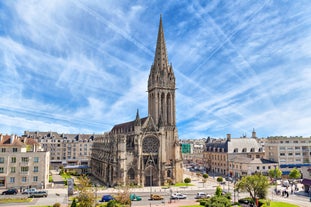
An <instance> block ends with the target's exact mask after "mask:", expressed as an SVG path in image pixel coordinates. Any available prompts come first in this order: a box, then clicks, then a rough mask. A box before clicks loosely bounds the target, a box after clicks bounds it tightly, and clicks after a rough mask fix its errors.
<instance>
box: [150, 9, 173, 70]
mask: <svg viewBox="0 0 311 207" xmlns="http://www.w3.org/2000/svg"><path fill="white" fill-rule="evenodd" d="M153 65H154V68H155V69H156V70H165V69H166V70H168V69H169V64H168V58H167V52H166V44H165V39H164V30H163V25H162V15H161V16H160V24H159V30H158V38H157V46H156V52H155V56H154V61H153Z"/></svg>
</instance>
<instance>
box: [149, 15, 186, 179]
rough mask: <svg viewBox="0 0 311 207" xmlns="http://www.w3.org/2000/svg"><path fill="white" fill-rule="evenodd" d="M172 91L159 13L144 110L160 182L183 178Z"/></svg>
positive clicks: (169, 67)
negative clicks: (154, 145) (153, 127)
mask: <svg viewBox="0 0 311 207" xmlns="http://www.w3.org/2000/svg"><path fill="white" fill-rule="evenodd" d="M175 90H176V83H175V75H174V71H173V67H172V65H171V64H169V62H168V56H167V51H166V44H165V39H164V30H163V25H162V16H160V23H159V30H158V38H157V43H156V49H155V55H154V61H153V64H152V66H151V69H150V74H149V79H148V112H149V116H150V117H151V118H152V120H153V122H154V124H155V125H156V127H157V131H158V135H157V137H158V138H159V142H160V148H159V161H160V163H159V169H160V175H159V176H160V177H161V175H162V176H163V177H164V182H165V179H166V180H168V179H170V180H173V181H174V182H182V178H183V169H182V158H181V150H180V145H179V141H178V130H177V127H176V109H175V108H176V104H175ZM162 179H163V178H162ZM162 184H163V180H162Z"/></svg>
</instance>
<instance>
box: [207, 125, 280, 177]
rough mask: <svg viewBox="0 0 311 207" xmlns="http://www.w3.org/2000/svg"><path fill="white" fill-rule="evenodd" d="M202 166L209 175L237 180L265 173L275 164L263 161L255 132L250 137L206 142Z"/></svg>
mask: <svg viewBox="0 0 311 207" xmlns="http://www.w3.org/2000/svg"><path fill="white" fill-rule="evenodd" d="M203 159H204V165H205V166H206V168H207V170H208V171H209V173H210V174H222V175H225V176H230V177H236V178H239V177H241V176H244V175H248V174H252V173H254V172H264V173H267V171H269V170H270V169H273V166H276V165H277V163H276V162H273V161H269V160H266V159H264V149H263V147H262V145H261V144H260V143H259V142H258V140H257V137H256V132H255V131H253V133H252V137H250V138H247V137H242V138H233V139H232V138H231V135H230V134H227V139H211V138H208V139H207V141H206V150H205V151H204V156H203Z"/></svg>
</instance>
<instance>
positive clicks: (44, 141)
mask: <svg viewBox="0 0 311 207" xmlns="http://www.w3.org/2000/svg"><path fill="white" fill-rule="evenodd" d="M23 137H27V138H33V139H35V140H36V141H37V142H38V143H39V144H40V145H41V146H42V148H43V149H44V150H45V151H49V152H50V156H51V160H50V164H51V169H54V170H58V169H59V168H60V167H64V168H67V169H76V170H78V171H79V172H81V173H86V172H88V168H89V166H90V156H91V151H92V144H93V139H94V137H95V135H94V134H59V133H57V132H38V131H36V132H29V131H25V132H24V135H23Z"/></svg>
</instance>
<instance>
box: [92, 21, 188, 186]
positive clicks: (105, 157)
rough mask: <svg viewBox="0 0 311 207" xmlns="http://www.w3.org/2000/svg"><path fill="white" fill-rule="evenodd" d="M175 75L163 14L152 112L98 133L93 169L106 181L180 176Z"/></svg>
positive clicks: (144, 182) (153, 181)
mask: <svg viewBox="0 0 311 207" xmlns="http://www.w3.org/2000/svg"><path fill="white" fill-rule="evenodd" d="M175 90H176V85H175V75H174V71H173V67H172V65H170V64H169V62H168V57H167V51H166V44H165V39H164V31H163V26H162V18H160V24H159V30H158V37H157V43H156V51H155V56H154V62H153V64H152V66H151V70H150V74H149V79H148V114H149V115H148V116H147V117H144V118H140V115H139V111H138V110H137V113H136V118H135V119H133V121H130V122H126V123H122V124H118V125H115V126H114V127H113V128H112V130H111V131H110V132H107V133H105V134H103V135H102V136H101V137H96V138H95V139H94V143H93V150H92V156H91V168H92V174H93V175H94V176H96V177H97V178H98V179H100V180H101V181H103V182H104V183H105V184H106V185H107V186H115V185H128V184H134V185H140V186H160V185H163V184H164V183H166V182H168V180H170V181H173V182H181V181H182V179H183V165H182V157H181V150H180V144H179V140H178V131H177V127H176V109H175V108H176V104H175Z"/></svg>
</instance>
